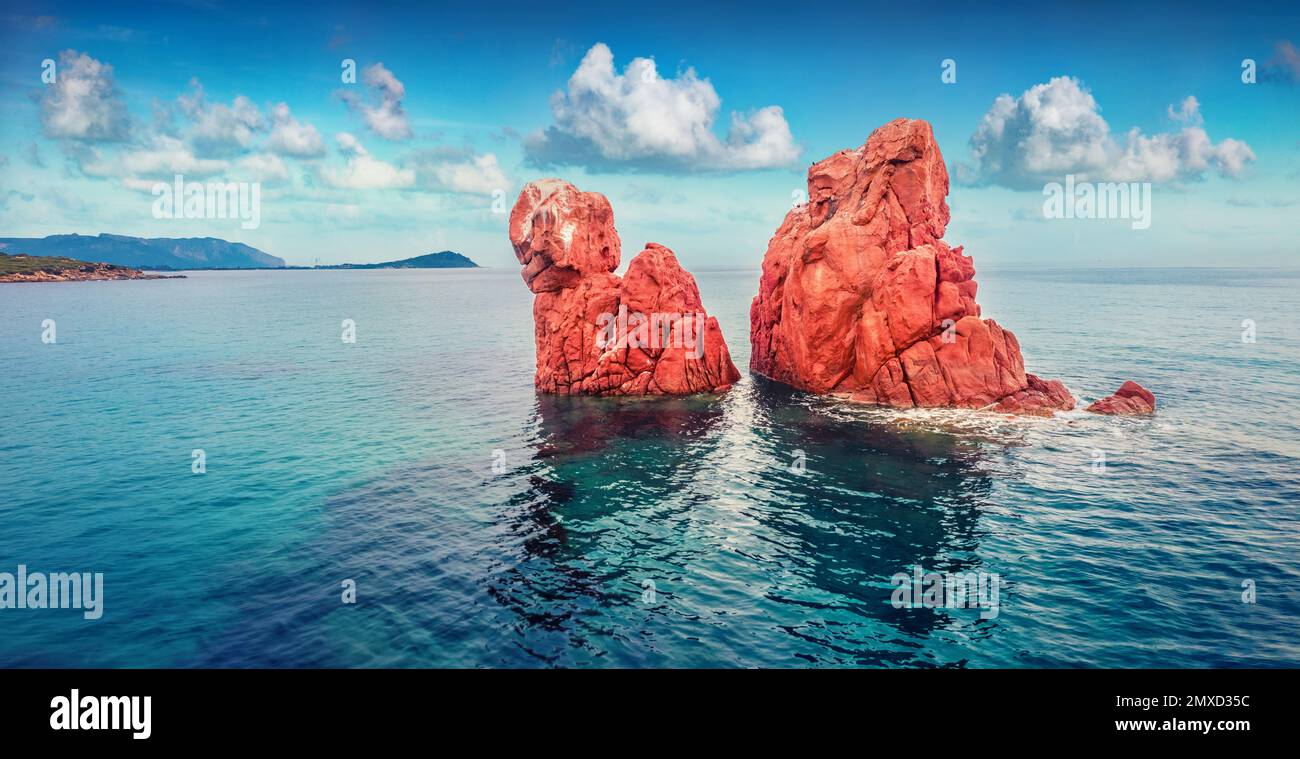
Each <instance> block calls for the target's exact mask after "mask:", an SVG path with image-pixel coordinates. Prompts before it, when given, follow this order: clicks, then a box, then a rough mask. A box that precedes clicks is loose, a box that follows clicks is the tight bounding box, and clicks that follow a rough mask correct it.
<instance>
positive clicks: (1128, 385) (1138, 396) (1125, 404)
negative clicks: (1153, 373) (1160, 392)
mask: <svg viewBox="0 0 1300 759" xmlns="http://www.w3.org/2000/svg"><path fill="white" fill-rule="evenodd" d="M1084 410H1085V411H1091V412H1093V413H1095V414H1111V415H1116V416H1135V415H1140V414H1154V413H1155V412H1156V396H1155V394H1153V393H1152V392H1151V391H1150V390H1147V389H1146V388H1145V387H1142V386H1141V385H1139V384H1138V383H1136V382H1134V381H1133V380H1129V381H1128V382H1125V383H1124V384H1122V385H1120V386H1119V390H1116V391H1115V394H1114V395H1108V396H1106V397H1105V398H1102V399H1100V400H1096V401H1093V402H1092V405H1091V406H1089V407H1088V408H1086V409H1084Z"/></svg>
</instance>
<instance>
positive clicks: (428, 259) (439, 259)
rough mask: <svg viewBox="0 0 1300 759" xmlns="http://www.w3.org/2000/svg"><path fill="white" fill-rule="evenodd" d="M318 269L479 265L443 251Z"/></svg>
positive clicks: (465, 267) (463, 267) (469, 267)
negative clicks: (399, 258) (378, 262)
mask: <svg viewBox="0 0 1300 759" xmlns="http://www.w3.org/2000/svg"><path fill="white" fill-rule="evenodd" d="M316 268H317V269H477V268H478V264H476V263H474V262H473V261H471V260H469V259H468V258H466V257H465V256H462V255H461V254H459V253H453V252H452V251H450V250H443V251H439V252H437V253H426V254H424V255H422V256H416V257H415V258H403V259H402V260H401V261H388V262H386V263H381V264H335V265H332V266H317V267H316Z"/></svg>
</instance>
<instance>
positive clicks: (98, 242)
mask: <svg viewBox="0 0 1300 759" xmlns="http://www.w3.org/2000/svg"><path fill="white" fill-rule="evenodd" d="M0 251H2V252H4V253H8V254H10V255H14V254H16V253H26V254H27V255H29V256H64V257H68V258H76V259H79V260H82V261H97V262H100V263H107V264H118V265H119V266H131V267H135V268H142V269H275V268H280V267H283V266H284V259H283V258H280V257H278V256H273V255H271V254H269V253H264V252H262V251H260V250H258V249H257V248H254V247H251V246H248V245H245V244H243V243H242V242H226V241H225V240H219V239H217V238H215V237H150V238H146V237H127V236H126V235H98V236H89V235H50V236H49V237H0Z"/></svg>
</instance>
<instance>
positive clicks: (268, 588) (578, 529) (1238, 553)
mask: <svg viewBox="0 0 1300 759" xmlns="http://www.w3.org/2000/svg"><path fill="white" fill-rule="evenodd" d="M696 279H697V281H698V283H699V286H700V290H701V294H702V296H703V299H704V303H705V305H706V307H707V308H708V310H709V312H710V313H711V314H712V315H715V316H717V317H718V319H719V321H720V322H721V325H722V328H723V332H724V334H725V336H726V338H727V341H728V344H729V345H730V348H731V352H732V356H733V358H734V360H735V363H736V365H737V366H738V367H739V368H740V369H741V372H742V374H743V375H744V377H743V378H742V379H741V381H740V382H739V383H737V384H736V386H735V387H734V388H733V389H732V390H731V391H730V392H727V393H725V394H722V395H719V396H703V397H692V398H679V399H665V398H655V399H601V398H564V397H550V396H542V395H538V394H537V393H536V392H535V391H534V388H533V384H532V379H533V366H534V347H533V325H532V316H531V301H532V295H531V293H529V292H528V290H527V289H526V288H525V286H524V285H523V283H522V282H521V281H520V278H519V273H518V271H516V270H513V269H475V270H376V271H364V270H354V271H300V270H286V271H195V272H188V273H187V276H186V278H185V279H173V280H154V281H114V282H73V283H46V284H14V285H0V399H2V400H0V407H2V408H3V412H2V414H0V573H8V574H10V575H15V576H16V573H17V572H18V571H19V567H20V566H21V567H23V571H25V572H26V573H27V574H28V575H29V576H30V575H31V574H32V573H48V574H53V573H60V572H67V573H73V572H76V573H93V574H98V575H100V576H101V577H102V583H103V585H102V594H101V597H100V598H98V599H97V603H98V604H99V605H100V608H99V615H98V616H97V618H87V614H84V613H83V612H82V611H81V610H79V609H76V608H17V607H16V606H15V605H14V604H10V605H8V606H5V605H4V604H3V601H4V592H3V591H4V589H3V587H2V586H0V666H3V667H182V668H187V667H458V668H460V667H470V668H476V667H511V668H514V667H608V668H622V667H681V668H692V667H797V668H803V667H887V668H938V667H953V668H960V667H970V668H988V667H997V668H1021V667H1175V668H1183V667H1296V666H1300V328H1298V327H1297V321H1296V316H1297V314H1300V271H1298V270H1280V269H1046V268H1026V269H1015V268H1001V269H998V268H986V269H982V270H981V271H980V274H979V277H978V280H979V282H980V292H979V300H980V303H981V305H982V306H983V307H984V314H985V316H988V317H992V318H995V319H996V320H997V321H998V322H999V323H1000V324H1002V325H1004V326H1005V327H1007V328H1009V329H1011V330H1012V331H1014V332H1015V334H1016V335H1017V337H1018V338H1019V340H1020V344H1021V346H1022V350H1023V352H1024V356H1025V362H1026V366H1027V367H1028V369H1029V371H1031V372H1033V373H1036V374H1038V375H1040V376H1043V377H1051V378H1060V379H1062V380H1063V381H1064V382H1065V383H1066V385H1067V386H1068V387H1069V388H1070V389H1071V391H1073V393H1074V394H1075V395H1076V396H1077V397H1078V398H1079V399H1080V400H1081V401H1082V404H1081V406H1082V405H1086V403H1087V402H1089V401H1091V400H1093V399H1096V398H1099V397H1101V396H1104V395H1107V394H1109V393H1111V392H1113V391H1114V390H1115V389H1116V388H1117V387H1118V386H1119V385H1120V384H1121V383H1122V382H1123V381H1124V380H1128V379H1132V380H1136V381H1138V382H1140V383H1141V384H1142V385H1144V386H1146V387H1147V388H1150V389H1151V390H1152V391H1153V392H1154V393H1155V394H1156V396H1157V397H1158V404H1159V405H1158V411H1157V413H1156V415H1155V416H1153V417H1150V418H1115V417H1104V416H1098V415H1093V414H1087V413H1084V412H1083V411H1081V410H1078V411H1074V412H1068V413H1063V414H1059V415H1057V416H1056V417H1054V418H1050V419H1044V418H1021V417H1014V416H1006V415H999V414H993V413H987V412H978V411H956V410H921V411H918V410H910V411H900V410H891V409H881V408H872V407H863V406H858V405H854V404H852V403H850V402H848V401H843V400H838V399H834V398H827V397H817V396H813V395H808V394H805V393H800V392H796V391H793V390H791V389H789V388H785V387H782V386H780V385H776V384H773V383H771V382H768V381H765V380H763V379H761V378H758V377H755V376H752V375H751V374H750V373H749V372H748V362H749V344H748V325H749V319H748V310H749V303H750V299H751V298H752V297H753V295H754V293H755V292H756V290H757V281H758V272H757V271H701V272H697V273H696ZM349 333H350V334H349ZM348 337H353V338H354V340H353V341H349V340H348V339H346V338H348ZM954 578H955V579H954ZM972 578H976V579H975V580H974V581H972ZM2 581H3V574H0V583H2ZM968 581H970V582H971V584H966V583H967V582H968ZM935 589H938V590H935ZM962 589H965V590H967V591H968V592H966V593H965V594H963V593H961V592H960V590H962ZM977 590H978V592H977ZM83 600H84V599H83Z"/></svg>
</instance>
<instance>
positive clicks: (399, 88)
mask: <svg viewBox="0 0 1300 759" xmlns="http://www.w3.org/2000/svg"><path fill="white" fill-rule="evenodd" d="M361 80H362V81H363V82H365V83H366V84H367V85H368V86H369V87H370V88H371V89H372V90H373V91H374V93H375V96H376V99H377V100H378V103H379V104H378V105H376V106H372V105H368V104H366V103H364V102H362V100H361V98H360V97H359V96H357V95H355V94H353V93H352V92H348V91H346V90H345V91H344V92H343V96H342V97H343V102H345V103H347V104H348V107H350V108H352V109H354V110H357V111H360V112H361V115H362V116H363V117H364V119H365V122H366V126H367V127H369V129H370V131H371V132H374V133H375V134H377V135H379V136H380V137H383V138H384V139H386V140H405V139H407V138H409V137H410V136H411V123H410V122H409V121H408V120H407V118H406V111H405V110H403V109H402V98H404V97H406V87H405V86H404V85H403V84H402V83H401V82H400V81H399V80H398V79H397V77H396V76H394V75H393V72H391V71H389V70H388V69H386V68H384V64H383V63H376V64H374V65H373V66H369V67H367V68H366V69H365V70H364V71H363V72H362V73H361Z"/></svg>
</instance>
